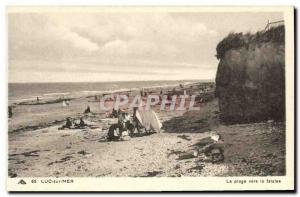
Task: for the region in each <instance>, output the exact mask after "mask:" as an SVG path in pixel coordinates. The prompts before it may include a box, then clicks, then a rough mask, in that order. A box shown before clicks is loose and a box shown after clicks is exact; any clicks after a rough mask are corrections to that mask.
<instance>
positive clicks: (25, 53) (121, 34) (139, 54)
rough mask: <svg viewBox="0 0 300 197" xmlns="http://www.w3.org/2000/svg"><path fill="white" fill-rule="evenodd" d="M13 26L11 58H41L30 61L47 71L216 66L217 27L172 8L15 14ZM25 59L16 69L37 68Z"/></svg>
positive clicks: (181, 73) (171, 74)
mask: <svg viewBox="0 0 300 197" xmlns="http://www.w3.org/2000/svg"><path fill="white" fill-rule="evenodd" d="M8 29H9V59H10V60H18V61H19V62H22V61H23V62H24V64H25V63H26V61H25V60H30V61H35V62H36V63H35V64H34V63H32V62H31V63H30V64H31V65H35V66H36V67H37V68H38V69H40V70H43V72H45V73H47V71H49V72H51V73H53V72H54V71H53V69H54V68H55V69H58V70H60V71H68V72H72V73H74V72H79V73H80V72H81V73H83V72H84V73H86V74H87V73H93V72H98V73H101V72H102V73H113V72H115V73H119V74H121V73H122V72H123V73H124V76H125V75H126V76H129V74H130V73H139V74H141V75H146V74H147V73H148V75H151V76H152V77H154V78H155V77H156V76H157V78H163V77H166V79H174V78H175V76H176V77H181V78H182V77H184V78H190V77H192V76H198V75H197V74H194V72H195V71H197V72H198V71H199V69H200V70H201V72H204V71H205V70H206V71H207V70H209V69H208V68H210V67H211V68H212V69H215V68H216V62H217V61H216V60H215V58H214V56H213V55H214V53H215V44H214V42H216V36H217V32H216V31H214V30H213V29H209V28H208V27H207V26H206V25H205V24H203V23H201V22H198V21H192V20H188V19H186V18H185V17H181V18H178V17H177V18H176V17H175V18H174V17H173V16H172V15H170V14H168V13H156V14H153V13H92V14H89V13H86V14H76V13H68V12H67V13H46V14H38V13H22V14H13V13H10V14H9V27H8ZM41 61H42V63H41ZM45 61H46V62H47V61H48V62H52V63H50V64H47V63H45ZM53 62H61V63H57V64H56V66H55V64H53ZM70 62H72V64H71V63H70ZM27 63H28V62H27ZM24 64H22V63H18V64H15V62H13V63H12V67H13V69H11V70H12V72H20V70H22V69H32V67H29V68H28V67H27V68H26V65H24ZM28 64H29V63H28ZM153 68H155V69H156V70H153ZM70 69H72V70H70ZM33 70H34V68H33ZM39 72H41V71H39ZM57 75H58V74H57ZM159 75H160V76H159ZM201 75H203V76H205V74H203V73H202V74H201ZM11 76H18V77H20V76H19V75H18V74H14V73H12V74H11ZM38 76H40V75H38ZM74 76H75V75H74ZM211 77H213V76H210V78H211ZM102 78H109V77H102ZM121 78H126V77H121ZM131 78H132V76H131ZM149 79H152V78H149ZM38 80H41V79H40V77H39V79H38ZM51 80H53V79H52V78H51Z"/></svg>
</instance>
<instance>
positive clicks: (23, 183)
mask: <svg viewBox="0 0 300 197" xmlns="http://www.w3.org/2000/svg"><path fill="white" fill-rule="evenodd" d="M18 184H22V185H25V184H26V182H25V181H24V180H23V179H21V180H20V181H19V182H18Z"/></svg>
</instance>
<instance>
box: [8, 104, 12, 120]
mask: <svg viewBox="0 0 300 197" xmlns="http://www.w3.org/2000/svg"><path fill="white" fill-rule="evenodd" d="M12 115H13V113H12V107H11V106H8V118H11V117H12Z"/></svg>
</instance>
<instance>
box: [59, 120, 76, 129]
mask: <svg viewBox="0 0 300 197" xmlns="http://www.w3.org/2000/svg"><path fill="white" fill-rule="evenodd" d="M72 126H73V123H72V122H71V119H70V118H69V117H68V118H67V119H66V124H65V125H63V126H61V127H59V128H58V129H59V130H61V129H65V128H67V129H71V128H72Z"/></svg>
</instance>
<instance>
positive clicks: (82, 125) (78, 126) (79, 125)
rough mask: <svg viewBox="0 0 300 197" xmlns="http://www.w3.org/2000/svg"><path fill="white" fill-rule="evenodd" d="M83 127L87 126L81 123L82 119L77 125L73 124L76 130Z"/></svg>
mask: <svg viewBox="0 0 300 197" xmlns="http://www.w3.org/2000/svg"><path fill="white" fill-rule="evenodd" d="M85 126H88V125H87V124H86V123H85V122H84V121H83V118H80V122H79V124H77V123H75V127H76V128H84V127H85Z"/></svg>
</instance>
